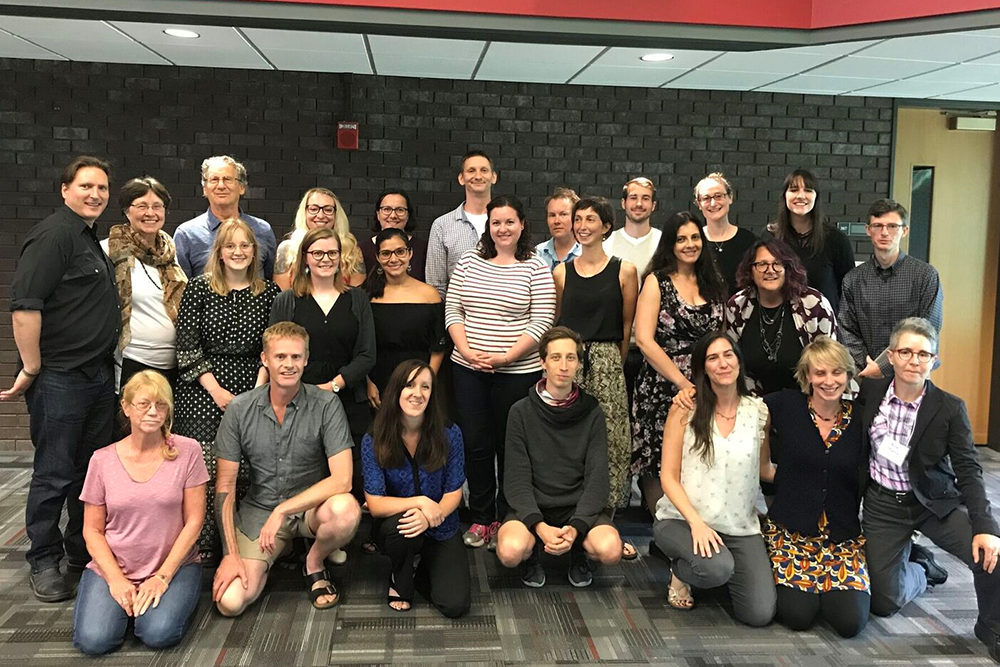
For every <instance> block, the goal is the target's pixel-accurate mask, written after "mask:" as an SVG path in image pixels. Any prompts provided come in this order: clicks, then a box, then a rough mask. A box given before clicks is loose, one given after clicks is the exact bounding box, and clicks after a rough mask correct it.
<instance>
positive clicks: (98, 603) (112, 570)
mask: <svg viewBox="0 0 1000 667" xmlns="http://www.w3.org/2000/svg"><path fill="white" fill-rule="evenodd" d="M121 407H122V410H123V411H124V413H125V414H126V415H127V417H128V420H129V423H130V424H131V433H130V434H129V435H127V436H126V437H125V438H124V439H122V440H121V441H119V442H116V443H115V444H113V445H108V446H107V447H104V448H102V449H99V450H97V451H96V452H94V456H93V457H92V458H91V459H90V466H89V467H88V469H87V477H86V479H85V480H84V483H83V491H82V493H81V494H80V499H81V500H82V501H83V503H84V508H83V538H84V539H85V540H86V542H87V551H89V552H90V556H91V559H92V560H91V561H90V564H89V565H87V569H86V570H84V571H83V575H82V576H81V577H80V587H79V589H78V591H77V597H76V608H75V610H74V612H73V645H74V646H75V647H76V648H77V649H79V650H80V651H82V652H83V653H86V654H88V655H100V654H103V653H108V652H110V651H113V650H115V649H116V648H118V647H119V646H121V644H122V642H123V641H124V639H125V633H126V632H127V630H128V626H129V622H130V619H131V620H132V622H133V626H134V629H135V636H136V638H137V639H139V641H141V642H142V643H143V644H145V645H146V646H148V647H150V648H166V647H168V646H173V645H174V644H176V643H178V642H179V641H180V640H181V639H182V638H183V637H184V633H185V631H186V630H187V628H188V625H189V624H190V621H191V618H192V616H193V615H194V612H195V609H196V608H197V607H198V597H199V594H200V592H201V563H200V561H199V558H198V551H197V549H195V541H196V540H197V538H198V533H199V532H200V531H201V524H202V520H203V519H204V518H205V485H206V484H207V482H208V471H207V470H206V469H205V462H204V460H203V458H202V454H201V448H200V447H199V446H198V443H197V442H195V441H194V440H192V439H190V438H185V437H182V436H179V435H175V434H173V433H171V430H170V427H171V420H172V418H173V408H174V405H173V393H172V392H171V390H170V383H168V382H167V380H166V378H164V377H163V376H162V375H160V374H159V373H157V372H156V371H150V370H146V371H140V372H139V373H136V374H134V375H133V376H132V377H131V378H130V379H129V381H128V382H126V383H125V385H124V387H123V388H122V401H121Z"/></svg>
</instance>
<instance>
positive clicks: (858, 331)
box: [838, 199, 944, 378]
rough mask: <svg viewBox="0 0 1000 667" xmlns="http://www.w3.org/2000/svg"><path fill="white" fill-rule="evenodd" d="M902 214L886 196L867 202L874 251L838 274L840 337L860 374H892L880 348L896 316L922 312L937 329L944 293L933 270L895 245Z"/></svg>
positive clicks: (899, 237) (902, 233)
mask: <svg viewBox="0 0 1000 667" xmlns="http://www.w3.org/2000/svg"><path fill="white" fill-rule="evenodd" d="M906 218H907V215H906V209H905V208H903V206H902V205H901V204H898V203H896V202H894V201H892V200H891V199H880V200H878V201H877V202H875V203H874V204H872V205H871V208H869V209H868V225H867V227H866V231H867V233H868V236H869V238H871V240H872V246H873V248H874V251H875V252H874V254H873V255H872V258H871V259H869V260H868V261H867V262H865V263H864V264H862V265H861V266H858V267H856V268H854V269H852V270H851V271H850V272H849V273H848V274H847V275H846V276H844V286H843V295H842V297H841V299H840V312H839V313H838V319H839V320H840V321H839V325H840V335H841V341H842V342H843V343H844V345H846V346H847V349H848V350H850V352H851V356H852V357H854V363H855V364H857V366H858V368H859V369H861V372H860V373H859V374H858V375H859V376H860V377H862V378H880V377H891V376H892V364H891V363H890V362H889V359H888V357H887V356H886V354H885V349H886V345H888V343H889V333H890V332H891V331H892V328H893V327H894V326H895V325H896V323H897V322H899V321H900V320H901V319H903V318H905V317H923V318H926V319H928V320H930V322H931V324H933V325H934V328H935V330H937V331H940V330H941V325H942V320H943V318H944V313H943V310H942V309H943V307H944V295H943V293H942V291H941V279H940V278H939V277H938V272H937V270H936V269H935V268H934V267H933V266H931V265H930V264H927V263H926V262H922V261H920V260H919V259H916V258H915V257H911V256H910V255H907V254H906V253H905V252H903V251H902V250H900V248H899V245H900V242H901V241H902V240H903V238H904V237H905V236H906V235H907V234H908V233H909V231H910V228H909V227H908V226H907V224H906Z"/></svg>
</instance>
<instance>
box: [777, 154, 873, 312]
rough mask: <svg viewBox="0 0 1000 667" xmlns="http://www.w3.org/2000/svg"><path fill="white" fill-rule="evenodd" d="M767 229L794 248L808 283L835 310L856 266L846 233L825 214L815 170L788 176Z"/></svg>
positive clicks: (800, 170) (801, 171)
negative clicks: (772, 219)
mask: <svg viewBox="0 0 1000 667" xmlns="http://www.w3.org/2000/svg"><path fill="white" fill-rule="evenodd" d="M767 229H768V231H769V232H771V234H773V235H774V237H775V238H778V239H781V240H782V241H784V242H785V243H787V244H788V245H789V247H790V248H791V249H792V250H794V251H795V254H796V255H798V257H799V259H800V260H801V262H802V266H804V267H805V269H806V278H807V280H808V284H809V286H810V287H813V288H815V289H818V290H819V291H820V292H822V293H823V296H825V297H826V299H827V301H829V302H830V305H832V306H833V310H834V312H836V310H837V307H838V306H839V305H840V290H841V286H842V285H843V283H844V276H845V275H847V272H848V271H850V270H851V269H853V268H854V250H853V249H852V248H851V242H850V241H849V240H848V238H847V236H846V235H845V234H844V233H843V232H842V231H840V230H839V229H837V227H836V226H835V225H832V224H830V223H829V222H828V221H827V219H826V217H825V216H824V215H823V203H822V197H821V196H820V193H819V190H818V182H817V180H816V177H815V176H813V174H812V172H810V171H807V170H806V169H796V170H795V171H793V172H792V173H790V174H789V175H788V176H786V177H785V182H784V183H783V184H782V186H781V201H780V202H779V203H778V219H777V220H775V221H774V222H771V223H770V224H768V226H767Z"/></svg>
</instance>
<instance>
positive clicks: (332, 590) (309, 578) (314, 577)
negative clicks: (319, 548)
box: [302, 566, 340, 609]
mask: <svg viewBox="0 0 1000 667" xmlns="http://www.w3.org/2000/svg"><path fill="white" fill-rule="evenodd" d="M302 575H303V576H304V577H305V580H306V586H308V587H309V600H310V601H311V602H312V606H313V607H315V608H316V609H329V608H330V607H336V606H337V605H338V604H339V603H340V593H339V592H338V591H337V587H336V586H334V585H333V580H332V579H330V573H329V572H327V571H326V568H323V569H322V570H320V571H319V572H313V573H312V574H308V573H306V568H305V567H304V566H303V568H302ZM322 581H325V582H326V586H320V587H318V588H313V586H314V585H315V584H318V583H320V582H322ZM323 596H329V597H333V602H319V599H320V598H321V597H323Z"/></svg>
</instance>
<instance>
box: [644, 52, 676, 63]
mask: <svg viewBox="0 0 1000 667" xmlns="http://www.w3.org/2000/svg"><path fill="white" fill-rule="evenodd" d="M673 59H674V56H673V54H671V53H647V54H646V55H644V56H642V57H641V58H639V60H641V61H643V62H646V63H662V62H666V61H668V60H673Z"/></svg>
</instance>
